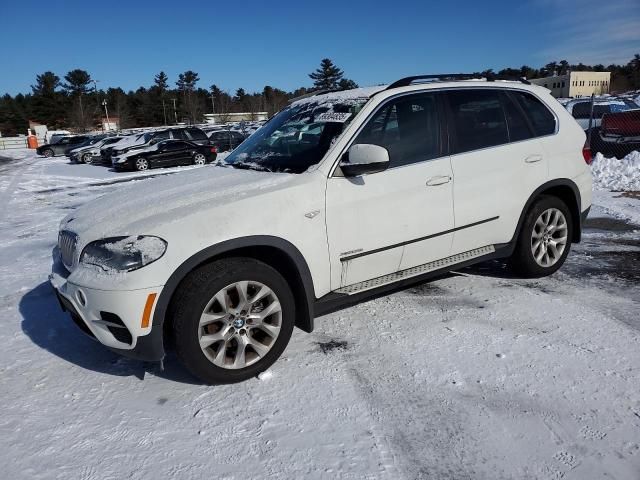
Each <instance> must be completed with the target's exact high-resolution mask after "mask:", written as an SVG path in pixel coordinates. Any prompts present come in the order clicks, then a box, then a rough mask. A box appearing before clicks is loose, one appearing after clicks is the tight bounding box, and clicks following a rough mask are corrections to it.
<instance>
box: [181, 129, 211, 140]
mask: <svg viewBox="0 0 640 480" xmlns="http://www.w3.org/2000/svg"><path fill="white" fill-rule="evenodd" d="M185 133H186V134H187V138H188V139H189V140H206V139H207V136H206V135H205V134H204V132H203V131H202V130H198V129H197V128H188V129H187V130H185Z"/></svg>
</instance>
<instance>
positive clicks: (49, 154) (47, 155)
mask: <svg viewBox="0 0 640 480" xmlns="http://www.w3.org/2000/svg"><path fill="white" fill-rule="evenodd" d="M42 155H44V156H45V157H47V158H51V157H53V150H51V149H50V148H47V149H46V150H44V151H43V152H42Z"/></svg>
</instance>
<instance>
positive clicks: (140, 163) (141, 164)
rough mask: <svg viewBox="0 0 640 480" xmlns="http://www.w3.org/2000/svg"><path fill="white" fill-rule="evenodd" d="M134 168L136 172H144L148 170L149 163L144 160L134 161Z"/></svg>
mask: <svg viewBox="0 0 640 480" xmlns="http://www.w3.org/2000/svg"><path fill="white" fill-rule="evenodd" d="M136 168H137V169H138V170H146V169H147V168H149V162H147V160H146V159H145V158H138V159H137V160H136Z"/></svg>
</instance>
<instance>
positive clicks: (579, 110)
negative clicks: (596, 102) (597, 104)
mask: <svg viewBox="0 0 640 480" xmlns="http://www.w3.org/2000/svg"><path fill="white" fill-rule="evenodd" d="M590 114H591V105H590V104H589V102H580V103H576V104H575V105H574V106H573V109H572V110H571V115H573V118H589V115H590Z"/></svg>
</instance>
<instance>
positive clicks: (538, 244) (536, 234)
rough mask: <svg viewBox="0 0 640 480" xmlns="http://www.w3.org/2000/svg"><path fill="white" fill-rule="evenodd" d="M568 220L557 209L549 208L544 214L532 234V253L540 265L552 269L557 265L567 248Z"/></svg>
mask: <svg viewBox="0 0 640 480" xmlns="http://www.w3.org/2000/svg"><path fill="white" fill-rule="evenodd" d="M568 231H569V230H568V227H567V219H566V218H565V216H564V214H563V213H562V212H561V211H560V210H558V209H557V208H549V209H547V210H545V211H544V212H542V213H541V214H540V216H539V217H538V219H537V220H536V222H535V224H534V225H533V232H532V233H531V253H532V254H533V258H534V260H535V261H536V263H537V264H538V265H540V266H541V267H545V268H548V267H551V266H553V265H555V264H556V263H557V262H558V261H559V260H560V258H561V257H562V254H563V252H564V250H565V248H566V246H567V234H568Z"/></svg>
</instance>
